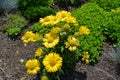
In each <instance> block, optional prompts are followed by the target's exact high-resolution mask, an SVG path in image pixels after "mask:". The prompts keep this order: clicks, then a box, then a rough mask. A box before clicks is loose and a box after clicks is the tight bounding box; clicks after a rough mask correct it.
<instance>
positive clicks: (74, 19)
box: [66, 16, 77, 24]
mask: <svg viewBox="0 0 120 80" xmlns="http://www.w3.org/2000/svg"><path fill="white" fill-rule="evenodd" d="M66 22H67V23H74V24H77V20H76V18H74V17H72V16H70V17H69V18H67V20H66Z"/></svg>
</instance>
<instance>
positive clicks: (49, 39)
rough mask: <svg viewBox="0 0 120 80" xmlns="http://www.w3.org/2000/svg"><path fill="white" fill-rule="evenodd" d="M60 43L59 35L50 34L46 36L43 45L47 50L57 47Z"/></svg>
mask: <svg viewBox="0 0 120 80" xmlns="http://www.w3.org/2000/svg"><path fill="white" fill-rule="evenodd" d="M58 42H59V36H58V35H57V34H51V33H48V34H45V36H44V38H43V45H44V46H45V47H46V48H52V47H54V46H56V44H58Z"/></svg>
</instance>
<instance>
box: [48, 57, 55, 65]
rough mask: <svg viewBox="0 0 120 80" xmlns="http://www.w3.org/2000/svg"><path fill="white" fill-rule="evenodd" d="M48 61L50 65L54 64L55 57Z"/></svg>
mask: <svg viewBox="0 0 120 80" xmlns="http://www.w3.org/2000/svg"><path fill="white" fill-rule="evenodd" d="M49 63H50V65H51V66H54V65H55V64H56V60H55V59H53V58H52V59H49Z"/></svg>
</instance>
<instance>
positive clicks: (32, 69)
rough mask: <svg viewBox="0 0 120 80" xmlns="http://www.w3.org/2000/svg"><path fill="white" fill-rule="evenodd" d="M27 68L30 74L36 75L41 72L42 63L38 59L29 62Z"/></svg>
mask: <svg viewBox="0 0 120 80" xmlns="http://www.w3.org/2000/svg"><path fill="white" fill-rule="evenodd" d="M25 66H26V68H27V69H28V70H27V73H28V74H36V73H37V72H38V71H39V70H40V63H39V61H38V60H37V59H32V60H28V61H27V62H26V64H25Z"/></svg>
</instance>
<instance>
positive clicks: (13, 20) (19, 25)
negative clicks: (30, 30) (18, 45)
mask: <svg viewBox="0 0 120 80" xmlns="http://www.w3.org/2000/svg"><path fill="white" fill-rule="evenodd" d="M5 19H6V24H5V25H3V26H6V33H7V34H8V35H9V36H11V37H15V36H17V35H18V34H20V32H21V30H22V29H23V28H24V27H25V26H26V25H27V21H26V20H25V19H24V18H23V17H22V16H20V15H17V14H9V15H7V17H6V18H5Z"/></svg>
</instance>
